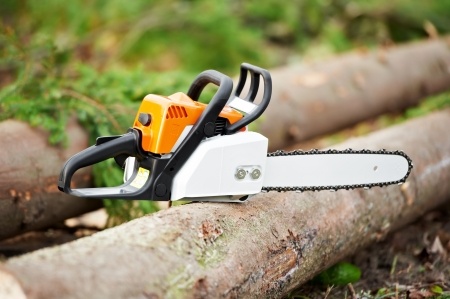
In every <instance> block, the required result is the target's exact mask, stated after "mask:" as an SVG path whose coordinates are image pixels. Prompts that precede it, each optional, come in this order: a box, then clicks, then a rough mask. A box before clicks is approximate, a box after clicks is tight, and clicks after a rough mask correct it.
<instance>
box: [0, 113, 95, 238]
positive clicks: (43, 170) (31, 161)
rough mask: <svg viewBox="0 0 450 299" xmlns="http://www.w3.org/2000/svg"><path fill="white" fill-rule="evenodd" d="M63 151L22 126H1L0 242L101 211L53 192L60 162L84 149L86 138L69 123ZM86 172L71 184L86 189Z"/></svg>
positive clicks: (88, 202) (44, 136)
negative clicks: (70, 218) (86, 213)
mask: <svg viewBox="0 0 450 299" xmlns="http://www.w3.org/2000/svg"><path fill="white" fill-rule="evenodd" d="M67 134H68V136H69V145H68V147H67V148H66V149H62V148H57V147H54V146H51V145H49V144H48V142H47V140H48V134H46V133H44V132H42V131H40V130H38V129H35V128H31V127H30V126H28V125H27V124H25V123H22V122H19V121H15V120H7V121H4V122H1V123H0V136H1V138H2V146H1V153H2V155H1V156H0V169H1V171H0V239H4V238H7V237H10V236H13V235H17V234H19V233H23V232H26V231H30V230H35V229H40V228H44V227H46V226H48V225H51V224H54V223H56V222H58V221H62V220H64V219H67V218H69V217H73V216H76V215H80V214H82V213H85V212H88V211H91V210H93V209H96V208H98V207H100V206H101V203H100V201H97V200H87V199H86V200H83V199H75V198H74V197H72V196H68V195H65V194H64V193H62V192H60V191H59V190H58V187H57V182H58V176H59V172H60V171H61V167H62V166H63V164H64V162H65V161H66V160H67V159H68V158H69V157H71V156H72V155H74V154H75V153H77V152H79V151H81V150H82V149H84V148H86V147H87V143H88V138H87V136H86V134H85V133H84V132H83V130H82V129H81V128H80V127H79V126H78V125H77V124H76V123H75V122H72V123H71V124H69V126H68V128H67ZM90 178H91V175H90V169H83V170H80V171H79V172H77V174H76V175H75V176H74V180H73V182H74V184H76V185H78V186H87V185H88V184H89V183H90Z"/></svg>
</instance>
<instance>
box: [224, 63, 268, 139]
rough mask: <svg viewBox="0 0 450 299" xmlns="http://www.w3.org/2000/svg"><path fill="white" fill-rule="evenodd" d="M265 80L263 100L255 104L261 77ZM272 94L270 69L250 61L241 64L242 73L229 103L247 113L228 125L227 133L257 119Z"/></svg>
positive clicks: (233, 131) (234, 131)
mask: <svg viewBox="0 0 450 299" xmlns="http://www.w3.org/2000/svg"><path fill="white" fill-rule="evenodd" d="M249 74H250V80H251V81H250V88H249V91H248V93H247V95H246V97H245V98H241V93H242V90H243V89H244V86H245V83H246V81H247V77H248V75H249ZM261 77H262V79H263V81H264V92H263V95H262V99H261V102H260V103H259V104H255V103H254V101H255V98H256V95H257V94H258V91H259V83H260V78H261ZM271 96H272V78H271V76H270V73H269V71H267V70H265V69H262V68H260V67H257V66H254V65H251V64H249V63H242V64H241V73H240V76H239V82H238V84H237V86H236V90H235V91H234V95H233V96H232V97H231V98H230V99H229V101H228V105H229V106H231V107H232V108H234V109H237V110H240V111H242V112H244V113H245V115H244V117H243V118H242V119H241V120H239V121H237V122H235V123H234V124H232V125H230V126H228V127H227V128H226V129H225V134H228V135H229V134H233V133H236V132H237V131H239V130H240V129H241V128H243V127H244V126H246V125H248V124H249V123H251V122H252V121H254V120H256V119H257V118H258V117H260V116H261V114H262V113H263V112H264V110H266V108H267V106H268V105H269V102H270V98H271Z"/></svg>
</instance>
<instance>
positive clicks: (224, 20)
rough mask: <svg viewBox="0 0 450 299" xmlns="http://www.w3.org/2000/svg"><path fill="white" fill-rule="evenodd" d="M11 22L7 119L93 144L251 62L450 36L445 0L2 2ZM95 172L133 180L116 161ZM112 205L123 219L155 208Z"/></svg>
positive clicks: (1, 38) (4, 20)
mask: <svg viewBox="0 0 450 299" xmlns="http://www.w3.org/2000/svg"><path fill="white" fill-rule="evenodd" d="M0 15H1V23H0V27H1V29H0V120H4V119H8V118H15V119H20V120H24V121H27V122H28V123H30V124H31V125H33V126H40V127H43V128H44V129H46V130H48V131H49V132H50V133H51V137H50V142H51V143H53V144H56V145H64V144H65V143H66V140H67V136H66V135H65V126H66V123H67V121H68V120H69V119H70V118H72V117H74V116H75V117H76V118H77V119H78V121H79V122H80V123H81V124H82V125H83V126H84V127H85V128H86V130H87V131H88V132H89V134H90V138H91V142H94V140H95V138H96V137H97V136H104V135H115V134H122V133H124V132H126V129H127V128H128V127H129V126H130V124H131V123H132V120H133V118H134V117H135V112H136V111H137V108H138V105H139V104H140V101H141V100H142V98H143V97H144V96H145V95H146V94H148V93H156V94H162V95H169V94H172V93H175V92H177V91H187V89H188V87H189V84H190V82H191V81H192V80H193V79H194V78H195V76H196V75H197V74H198V73H199V72H201V71H203V70H205V69H217V70H219V71H221V72H224V73H226V74H228V75H230V76H235V75H237V74H238V71H239V65H240V63H241V62H244V61H245V62H249V63H252V64H256V65H259V66H262V67H265V68H273V67H276V66H279V65H284V64H289V63H295V62H303V61H309V60H319V59H323V58H326V57H329V56H331V55H334V54H336V53H341V52H344V51H349V50H355V49H356V50H362V51H367V50H370V49H372V48H376V47H387V46H391V45H394V44H398V43H401V42H407V41H412V40H417V39H423V38H427V37H436V36H438V35H444V34H447V33H448V32H449V31H450V18H449V16H450V1H440V0H434V1H409V0H360V1H356V0H353V1H350V0H292V1H278V0H258V1H256V0H249V1H236V0H229V1H212V0H166V1H154V0H153V1H152V0H133V1H122V0H109V1H105V0H85V1H59V0H39V1H37V0H35V1H32V0H30V1H26V0H2V1H1V4H0ZM445 97H446V99H447V100H446V102H447V103H448V95H445ZM94 173H95V180H96V183H97V184H99V185H104V184H108V185H117V184H118V182H120V180H121V178H122V173H121V171H120V170H119V169H118V168H117V167H116V166H115V165H114V162H112V161H107V162H105V163H101V164H99V165H97V166H96V167H95V168H94ZM105 204H106V206H107V209H108V211H109V213H110V215H114V216H116V219H121V220H117V223H118V222H120V221H123V220H128V219H130V218H132V217H136V216H140V215H143V214H145V213H148V212H151V211H153V210H154V209H155V207H154V206H153V205H152V203H150V202H138V203H134V202H126V203H122V202H118V201H114V202H109V201H106V202H105ZM124 207H125V209H124ZM114 222H116V221H113V222H112V223H110V224H114Z"/></svg>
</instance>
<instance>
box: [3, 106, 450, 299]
mask: <svg viewBox="0 0 450 299" xmlns="http://www.w3.org/2000/svg"><path fill="white" fill-rule="evenodd" d="M449 126H450V110H446V111H442V112H439V113H436V114H434V115H431V116H428V117H425V118H423V119H418V120H414V121H411V122H409V123H406V124H403V125H401V126H398V127H393V128H390V129H387V130H384V131H380V132H377V133H374V134H372V135H369V136H367V137H364V138H358V139H354V140H349V141H348V142H346V143H344V144H341V145H339V147H340V148H347V147H352V148H354V149H358V148H369V149H378V148H386V149H403V150H404V151H405V152H406V153H407V154H408V155H410V157H411V158H412V159H413V161H414V165H415V166H414V169H413V171H412V173H411V175H410V177H409V179H408V180H407V182H406V183H405V184H403V185H401V186H397V185H395V186H389V187H385V188H378V187H377V188H372V189H371V190H367V191H366V190H353V191H342V190H340V191H337V192H325V191H323V192H305V193H296V192H286V193H276V192H269V193H264V194H259V195H256V196H255V197H254V198H252V199H250V200H249V201H248V202H246V203H243V204H225V203H194V204H188V205H184V206H179V207H174V208H171V209H169V210H164V211H160V212H158V213H156V214H153V215H149V216H146V217H142V218H140V219H136V220H133V221H130V222H128V223H126V224H123V225H121V226H118V227H115V228H111V229H108V230H105V231H102V232H99V233H97V234H94V235H92V236H90V237H86V238H83V239H79V240H77V241H74V242H72V243H68V244H65V245H62V246H58V247H54V248H47V249H43V250H39V251H36V252H33V253H30V254H26V255H24V256H21V257H17V258H13V259H10V260H8V261H7V262H6V263H5V264H4V265H3V268H0V273H1V272H4V274H3V275H4V276H8V275H9V276H8V277H10V278H9V280H13V281H17V282H18V283H19V284H20V285H21V287H22V290H23V292H24V293H25V294H26V295H27V296H28V298H262V297H274V298H279V297H281V296H283V295H286V294H288V292H289V291H291V290H293V289H294V288H295V287H296V286H298V285H299V284H301V283H303V282H305V281H307V280H308V279H310V278H311V277H312V276H313V275H315V274H316V273H317V272H319V271H321V270H322V269H324V268H326V267H328V266H330V265H332V264H333V263H335V262H336V261H338V260H339V259H341V258H342V257H344V256H346V255H349V254H351V253H353V252H355V251H356V250H358V249H359V248H361V247H363V246H366V245H368V244H369V243H371V242H375V241H376V240H380V239H381V238H383V236H385V235H386V234H387V233H388V232H389V231H391V230H393V229H395V228H398V227H400V226H402V225H404V224H406V223H408V222H410V221H412V220H414V219H415V218H417V217H418V216H419V215H422V214H423V213H425V212H426V211H427V210H429V209H432V208H434V207H436V206H438V205H439V204H442V203H443V202H445V201H446V200H448V199H449V198H450V184H448V182H449V181H450V138H448V127H449ZM11 276H12V277H11ZM1 284H2V283H1V282H0V290H4V289H5V287H4V286H3V288H2V286H1ZM15 291H16V292H18V290H17V289H15ZM0 296H1V295H0Z"/></svg>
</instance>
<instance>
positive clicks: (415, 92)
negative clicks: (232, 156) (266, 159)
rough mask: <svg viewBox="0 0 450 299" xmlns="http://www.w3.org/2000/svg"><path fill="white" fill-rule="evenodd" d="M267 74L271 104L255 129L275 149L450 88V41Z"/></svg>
mask: <svg viewBox="0 0 450 299" xmlns="http://www.w3.org/2000/svg"><path fill="white" fill-rule="evenodd" d="M271 74H272V78H273V96H272V100H271V104H270V105H269V107H268V108H267V110H266V112H265V113H264V115H263V116H262V118H261V121H260V123H259V124H258V126H257V128H258V131H259V132H261V133H262V134H263V135H265V136H266V137H268V138H269V147H270V150H271V151H273V150H276V149H281V148H283V147H286V146H288V145H292V144H295V143H297V142H301V141H305V140H308V139H310V138H312V137H316V136H319V135H323V134H328V133H332V132H335V131H338V130H340V129H342V128H345V127H348V126H351V125H354V124H357V123H358V122H361V121H364V120H367V119H370V118H374V117H377V116H380V115H382V114H385V113H387V112H398V111H402V110H404V109H405V108H407V107H410V106H414V105H417V104H418V103H419V101H420V100H421V99H423V98H424V97H426V96H429V95H433V94H437V93H439V92H443V91H446V90H449V89H450V39H449V38H445V39H444V38H443V39H440V40H429V41H424V42H419V43H413V44H409V45H403V46H399V47H393V48H386V49H379V50H377V51H374V52H371V53H365V52H358V53H353V54H347V55H344V56H341V57H338V58H333V59H331V60H330V61H321V62H319V63H317V64H309V65H301V64H297V65H292V66H287V67H282V68H279V69H275V70H273V71H271Z"/></svg>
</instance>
